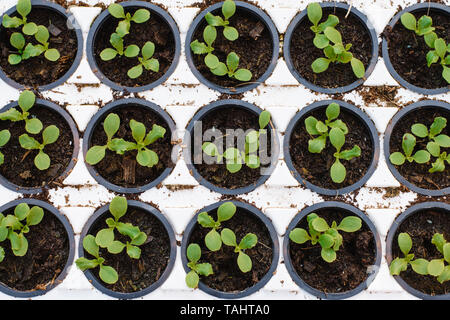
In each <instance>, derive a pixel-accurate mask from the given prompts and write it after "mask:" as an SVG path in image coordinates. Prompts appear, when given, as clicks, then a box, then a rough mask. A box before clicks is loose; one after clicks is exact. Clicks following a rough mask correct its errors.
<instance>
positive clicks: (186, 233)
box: [181, 200, 280, 299]
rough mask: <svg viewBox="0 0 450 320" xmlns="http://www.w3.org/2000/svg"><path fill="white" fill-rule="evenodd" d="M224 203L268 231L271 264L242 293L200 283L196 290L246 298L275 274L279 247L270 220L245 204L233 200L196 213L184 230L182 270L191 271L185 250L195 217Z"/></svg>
mask: <svg viewBox="0 0 450 320" xmlns="http://www.w3.org/2000/svg"><path fill="white" fill-rule="evenodd" d="M225 202H232V203H233V204H234V205H235V206H236V207H237V208H240V209H243V210H245V211H247V212H249V213H251V214H253V215H254V216H255V217H257V218H258V219H259V220H261V222H263V223H264V225H265V226H266V228H267V230H268V231H269V234H270V238H271V239H272V250H273V257H272V264H271V266H270V269H269V271H267V273H266V275H265V276H264V277H263V278H262V279H261V280H260V281H259V282H258V283H257V284H255V285H254V286H252V287H250V288H248V289H246V290H244V291H240V292H223V291H218V290H215V289H212V288H210V287H208V286H206V285H205V284H204V283H203V282H201V281H200V282H199V284H198V288H199V289H200V290H202V291H203V292H205V293H207V294H209V295H212V296H214V297H217V298H220V299H239V298H243V297H247V296H249V295H251V294H253V293H255V292H257V291H259V290H260V289H262V288H263V287H264V286H265V285H266V283H267V282H269V280H270V279H271V278H272V276H273V275H274V273H275V272H276V269H277V265H278V258H279V256H280V246H279V241H278V235H277V232H276V231H275V228H274V226H273V225H272V222H271V221H270V219H269V218H267V217H266V216H265V215H264V214H263V213H262V212H261V211H260V210H259V209H257V208H255V207H253V206H251V205H249V204H247V203H245V202H241V201H236V200H233V201H221V202H217V203H214V204H212V205H209V206H207V207H206V208H203V209H201V210H199V211H198V212H197V214H196V215H195V216H194V217H193V218H192V220H191V221H190V222H189V224H188V225H187V227H186V229H185V230H184V235H183V240H182V243H181V261H182V263H183V268H184V270H185V271H186V273H189V271H191V270H190V269H189V268H188V266H187V263H188V259H187V257H186V250H187V247H188V246H189V244H190V242H189V240H190V238H191V234H192V232H193V231H194V228H195V226H196V225H197V216H198V215H199V214H200V213H201V212H210V211H212V210H215V209H217V208H218V207H220V205H222V204H223V203H225Z"/></svg>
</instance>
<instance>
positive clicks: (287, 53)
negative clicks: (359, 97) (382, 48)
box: [283, 2, 378, 94]
mask: <svg viewBox="0 0 450 320" xmlns="http://www.w3.org/2000/svg"><path fill="white" fill-rule="evenodd" d="M319 4H320V6H321V7H322V8H339V9H344V10H348V9H349V8H350V6H349V5H348V4H346V3H341V2H320V3H319ZM350 12H351V14H353V15H354V16H355V17H356V18H358V19H359V20H360V21H361V24H362V25H363V26H364V28H365V29H366V30H367V32H368V33H369V35H370V39H371V42H372V52H371V53H372V58H371V60H370V62H369V65H368V66H367V68H366V73H365V75H364V77H363V78H361V79H358V80H356V81H355V82H353V83H351V84H349V85H346V86H343V87H338V88H326V87H320V86H318V85H315V84H313V83H311V82H309V81H308V80H306V79H305V78H304V77H302V76H301V75H300V73H299V72H298V71H297V69H296V68H295V66H294V64H293V62H292V57H291V50H290V48H291V40H292V36H293V34H294V32H295V30H296V28H297V26H298V24H299V23H300V22H301V21H302V20H303V19H304V18H306V17H307V10H306V9H304V10H302V11H300V12H299V13H298V14H297V15H296V16H295V17H294V18H293V19H292V21H291V22H290V24H289V26H288V28H287V30H286V34H285V36H284V45H283V56H284V61H285V62H286V65H287V67H288V69H289V71H290V72H291V74H292V75H293V76H294V78H295V79H296V80H297V81H298V82H300V83H301V84H302V85H304V86H305V87H307V88H308V89H310V90H312V91H316V92H320V93H325V94H336V93H345V92H349V91H352V90H354V89H356V88H357V87H359V86H361V85H362V84H364V82H365V81H366V80H367V79H368V78H369V77H370V75H371V74H372V72H373V71H374V70H375V66H376V64H377V62H378V37H377V33H376V31H375V28H374V27H373V25H372V23H371V22H370V21H369V18H368V17H367V16H366V15H365V14H363V13H362V12H361V11H359V10H358V9H356V8H355V7H352V8H351V11H350Z"/></svg>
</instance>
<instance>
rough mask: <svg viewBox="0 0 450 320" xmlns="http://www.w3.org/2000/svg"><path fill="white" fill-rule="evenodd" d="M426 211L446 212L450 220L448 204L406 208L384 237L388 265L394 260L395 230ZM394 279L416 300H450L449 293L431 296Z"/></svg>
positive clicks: (396, 277)
mask: <svg viewBox="0 0 450 320" xmlns="http://www.w3.org/2000/svg"><path fill="white" fill-rule="evenodd" d="M428 209H433V210H438V211H443V212H446V213H447V215H449V218H450V204H448V203H443V202H422V203H419V204H416V205H414V206H412V207H410V208H408V209H407V210H406V211H404V212H403V213H402V214H400V215H399V216H398V217H397V218H396V219H395V221H394V222H393V224H392V226H391V228H390V229H389V232H388V235H387V237H386V260H387V263H388V265H390V264H391V262H392V260H394V257H393V255H392V244H393V242H394V241H397V239H394V237H395V234H396V232H397V229H398V228H399V227H400V225H401V224H402V223H403V221H405V220H406V219H407V218H408V217H410V216H411V215H413V214H415V213H417V212H420V211H423V210H428ZM394 279H395V281H397V283H398V284H399V285H400V286H401V287H402V288H403V289H405V290H406V291H407V292H408V293H410V294H412V295H413V296H416V297H417V298H420V299H423V300H450V293H447V294H445V295H436V296H431V295H428V294H425V293H423V292H421V291H419V290H416V289H414V288H413V287H411V286H410V285H409V284H407V283H406V281H405V280H403V279H402V277H401V276H394Z"/></svg>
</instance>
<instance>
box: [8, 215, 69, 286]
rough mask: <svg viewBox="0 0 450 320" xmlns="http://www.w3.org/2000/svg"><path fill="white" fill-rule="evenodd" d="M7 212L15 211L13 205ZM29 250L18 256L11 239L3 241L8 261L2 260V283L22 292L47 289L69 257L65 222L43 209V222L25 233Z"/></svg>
mask: <svg viewBox="0 0 450 320" xmlns="http://www.w3.org/2000/svg"><path fill="white" fill-rule="evenodd" d="M3 214H4V215H5V216H6V215H7V214H14V208H13V209H11V210H9V212H3ZM25 237H26V238H27V240H28V251H27V253H26V255H25V256H23V257H16V256H15V255H14V254H13V253H12V250H11V245H10V243H9V241H5V242H3V243H2V247H3V249H4V250H5V253H6V255H5V260H3V262H2V263H0V282H1V283H3V284H4V285H6V286H8V287H10V288H12V289H15V290H19V291H30V290H31V291H32V290H44V289H45V288H46V287H47V286H48V285H50V284H52V283H53V282H54V280H55V279H56V278H57V277H58V276H59V274H60V273H61V272H62V271H63V269H64V267H65V265H66V263H67V259H68V257H69V238H68V236H67V232H66V230H65V229H64V226H63V224H62V223H61V222H60V221H59V220H58V218H56V217H55V216H54V215H53V214H51V213H50V212H48V211H46V210H44V218H43V219H42V221H41V223H39V224H38V225H36V226H31V227H30V232H29V233H27V234H25Z"/></svg>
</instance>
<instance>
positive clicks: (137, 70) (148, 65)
mask: <svg viewBox="0 0 450 320" xmlns="http://www.w3.org/2000/svg"><path fill="white" fill-rule="evenodd" d="M154 53H155V44H154V43H153V42H151V41H147V42H146V43H145V45H144V46H143V47H142V57H139V58H138V60H139V64H138V65H137V66H134V67H133V68H131V69H130V70H128V77H129V78H131V79H136V78H138V77H140V76H141V75H142V72H144V69H145V70H150V71H153V72H159V61H158V60H157V59H155V58H152V57H153V54H154Z"/></svg>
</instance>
